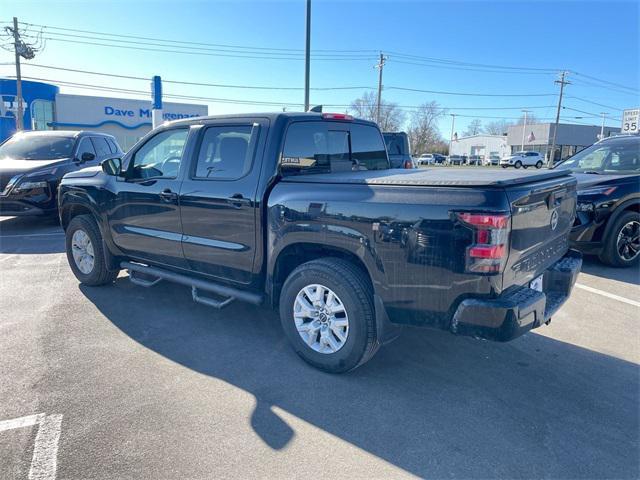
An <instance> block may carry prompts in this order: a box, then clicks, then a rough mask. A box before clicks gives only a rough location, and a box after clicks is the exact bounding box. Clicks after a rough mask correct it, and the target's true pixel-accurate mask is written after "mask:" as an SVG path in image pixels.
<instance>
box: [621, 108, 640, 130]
mask: <svg viewBox="0 0 640 480" xmlns="http://www.w3.org/2000/svg"><path fill="white" fill-rule="evenodd" d="M639 123H640V108H634V109H632V110H625V111H624V112H622V133H638V124H639Z"/></svg>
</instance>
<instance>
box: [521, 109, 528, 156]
mask: <svg viewBox="0 0 640 480" xmlns="http://www.w3.org/2000/svg"><path fill="white" fill-rule="evenodd" d="M522 113H524V123H523V124H522V146H521V147H520V150H521V151H522V150H524V135H525V130H526V129H527V113H529V110H522Z"/></svg>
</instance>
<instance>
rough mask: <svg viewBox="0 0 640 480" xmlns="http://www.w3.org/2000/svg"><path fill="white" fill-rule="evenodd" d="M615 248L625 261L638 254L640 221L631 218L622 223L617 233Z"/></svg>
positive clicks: (639, 248)
mask: <svg viewBox="0 0 640 480" xmlns="http://www.w3.org/2000/svg"><path fill="white" fill-rule="evenodd" d="M616 250H617V251H618V255H619V256H620V258H621V259H623V260H624V261H626V262H630V261H632V260H634V259H635V258H636V257H637V256H638V255H639V254H640V222H638V221H637V220H632V221H630V222H627V223H626V224H624V226H623V227H622V228H621V229H620V232H619V233H618V240H617V242H616Z"/></svg>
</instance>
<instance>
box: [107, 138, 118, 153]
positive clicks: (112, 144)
mask: <svg viewBox="0 0 640 480" xmlns="http://www.w3.org/2000/svg"><path fill="white" fill-rule="evenodd" d="M107 143H108V144H109V149H110V150H111V153H118V152H119V151H120V149H119V148H118V146H117V145H116V142H114V141H113V140H111V139H110V138H107Z"/></svg>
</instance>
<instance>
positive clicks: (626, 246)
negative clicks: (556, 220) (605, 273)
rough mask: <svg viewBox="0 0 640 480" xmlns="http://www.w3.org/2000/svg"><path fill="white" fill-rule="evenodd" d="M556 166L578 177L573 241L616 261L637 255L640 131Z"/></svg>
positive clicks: (625, 263)
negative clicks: (638, 133) (637, 133)
mask: <svg viewBox="0 0 640 480" xmlns="http://www.w3.org/2000/svg"><path fill="white" fill-rule="evenodd" d="M556 168H560V169H570V170H571V171H573V172H574V175H575V176H576V177H577V178H578V206H577V212H576V220H575V223H574V226H573V229H572V231H571V241H572V244H573V245H574V246H575V247H576V248H578V249H580V250H582V251H583V252H584V253H587V254H592V255H598V256H599V257H600V260H602V261H603V262H604V263H606V264H608V265H611V266H614V267H630V266H633V265H638V263H639V261H640V136H639V135H629V136H616V137H610V138H607V139H604V140H602V141H600V142H597V143H595V144H593V145H591V146H590V147H588V148H585V149H584V150H582V151H581V152H578V153H576V154H575V155H573V156H572V157H570V158H568V159H567V160H565V161H564V162H562V163H561V164H559V165H558V166H557V167H556Z"/></svg>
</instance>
